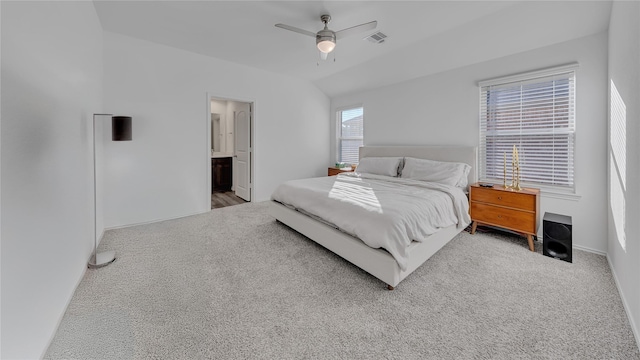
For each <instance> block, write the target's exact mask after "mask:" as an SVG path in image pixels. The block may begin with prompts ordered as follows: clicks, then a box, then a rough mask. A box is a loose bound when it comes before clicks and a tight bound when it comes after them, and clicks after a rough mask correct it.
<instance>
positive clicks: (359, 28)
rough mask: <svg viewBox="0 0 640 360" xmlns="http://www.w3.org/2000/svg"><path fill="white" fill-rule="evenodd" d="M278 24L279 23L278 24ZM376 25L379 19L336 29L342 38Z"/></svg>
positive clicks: (337, 34) (337, 35) (338, 35)
mask: <svg viewBox="0 0 640 360" xmlns="http://www.w3.org/2000/svg"><path fill="white" fill-rule="evenodd" d="M276 26H278V25H276ZM376 26H378V22H377V21H375V20H374V21H371V22H368V23H364V24H360V25H356V26H352V27H350V28H346V29H342V30H340V31H336V39H342V38H344V37H347V36H350V35H353V34H357V33H359V32H362V31H367V30H372V29H375V28H376Z"/></svg>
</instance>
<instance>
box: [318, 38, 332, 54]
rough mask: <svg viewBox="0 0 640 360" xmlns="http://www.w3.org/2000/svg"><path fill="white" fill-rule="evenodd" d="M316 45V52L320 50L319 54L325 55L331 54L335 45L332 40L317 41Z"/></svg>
mask: <svg viewBox="0 0 640 360" xmlns="http://www.w3.org/2000/svg"><path fill="white" fill-rule="evenodd" d="M317 45H318V50H320V52H323V53H325V54H328V53H330V52H332V51H333V49H335V48H336V43H335V42H334V41H333V40H332V39H329V40H321V41H318V43H317Z"/></svg>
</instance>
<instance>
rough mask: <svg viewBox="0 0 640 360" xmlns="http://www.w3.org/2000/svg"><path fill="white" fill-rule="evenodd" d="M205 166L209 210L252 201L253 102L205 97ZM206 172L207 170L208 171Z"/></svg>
mask: <svg viewBox="0 0 640 360" xmlns="http://www.w3.org/2000/svg"><path fill="white" fill-rule="evenodd" d="M207 102H208V111H207V113H208V114H207V129H208V131H207V137H208V140H207V143H208V147H207V151H208V155H209V156H208V157H209V158H210V159H211V160H210V163H209V164H208V165H207V167H208V170H207V174H208V179H210V182H211V208H212V209H217V208H221V207H226V206H232V205H238V204H242V203H245V202H250V201H251V197H252V187H253V186H252V173H253V171H252V169H253V164H252V161H253V159H254V156H253V146H252V144H253V142H252V141H253V102H247V101H243V100H234V99H224V98H219V97H215V96H207ZM209 169H210V170H209Z"/></svg>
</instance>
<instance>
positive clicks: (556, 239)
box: [542, 213, 573, 262]
mask: <svg viewBox="0 0 640 360" xmlns="http://www.w3.org/2000/svg"><path fill="white" fill-rule="evenodd" d="M571 234H572V226H571V216H565V215H558V214H553V213H544V218H543V219H542V253H543V254H544V255H545V256H550V257H552V258H556V259H560V260H564V261H567V262H573V259H572V256H571V252H572V251H571V246H572V245H571V238H572V235H571Z"/></svg>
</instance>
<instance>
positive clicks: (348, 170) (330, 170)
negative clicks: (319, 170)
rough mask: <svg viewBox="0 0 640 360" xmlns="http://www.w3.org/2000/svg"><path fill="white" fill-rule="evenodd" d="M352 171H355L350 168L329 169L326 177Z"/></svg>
mask: <svg viewBox="0 0 640 360" xmlns="http://www.w3.org/2000/svg"><path fill="white" fill-rule="evenodd" d="M353 170H355V169H354V168H352V167H345V168H337V167H330V168H329V171H328V176H333V175H338V174H340V173H343V172H352V171H353Z"/></svg>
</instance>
